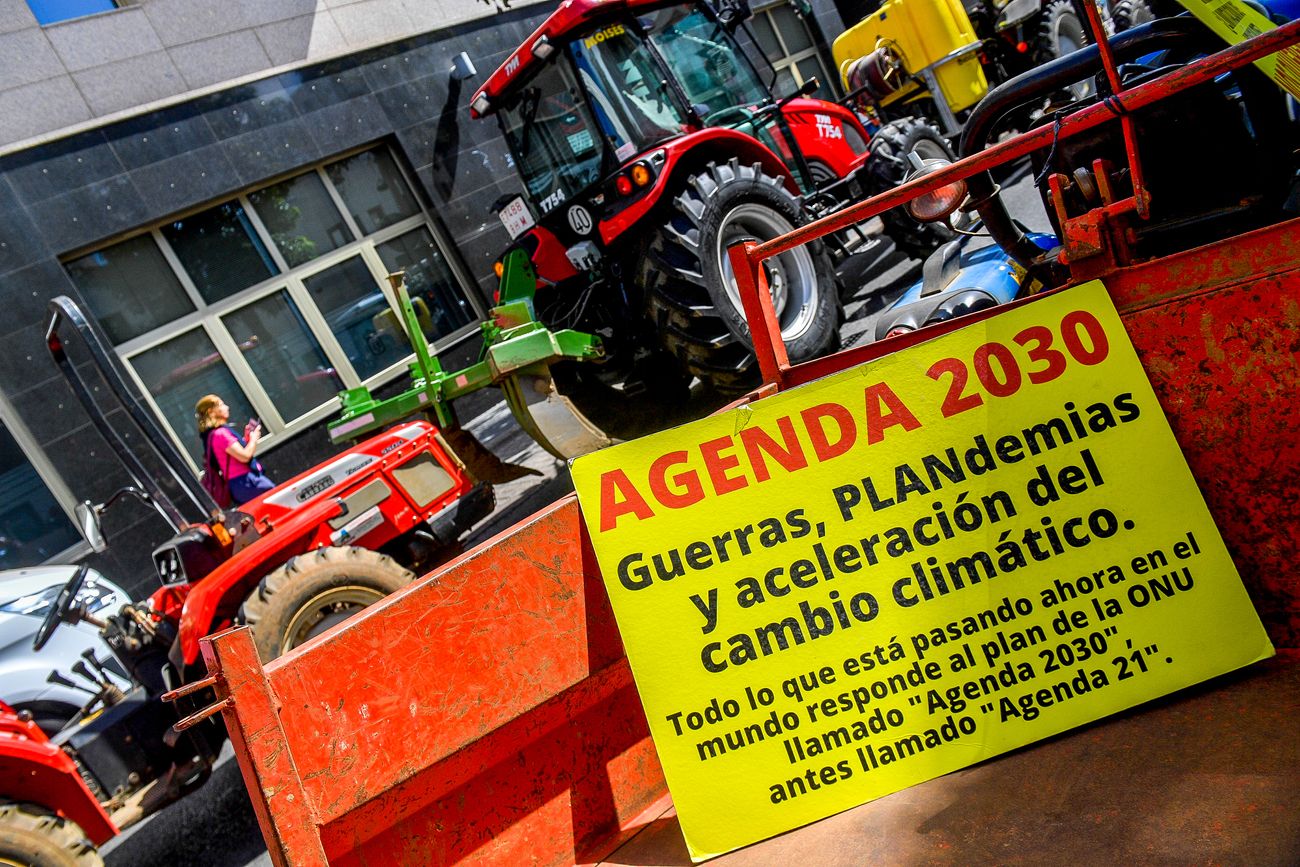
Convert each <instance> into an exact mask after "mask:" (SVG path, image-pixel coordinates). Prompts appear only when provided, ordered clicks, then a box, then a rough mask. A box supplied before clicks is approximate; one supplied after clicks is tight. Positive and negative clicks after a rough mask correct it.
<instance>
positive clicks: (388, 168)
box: [325, 150, 420, 235]
mask: <svg viewBox="0 0 1300 867" xmlns="http://www.w3.org/2000/svg"><path fill="white" fill-rule="evenodd" d="M325 172H326V173H327V174H328V175H329V177H330V180H331V181H333V182H334V186H335V187H337V188H338V191H339V195H340V196H341V197H342V198H343V202H344V203H345V204H346V205H347V206H348V211H349V212H350V213H351V214H352V219H354V220H356V221H357V225H358V226H359V227H360V228H361V231H362V233H363V234H366V235H369V234H372V233H374V232H378V231H379V230H380V229H383V228H386V227H388V226H391V225H393V224H394V223H396V222H397V221H399V220H403V219H405V218H407V217H413V216H415V215H416V214H418V213H419V212H420V206H419V204H417V203H416V201H415V196H413V195H411V191H410V190H409V189H407V186H406V180H405V179H404V178H403V177H402V173H401V172H400V171H398V170H397V163H395V162H393V158H392V157H391V156H389V154H388V152H387V151H383V150H373V151H366V152H365V153H359V154H357V155H356V156H353V157H348V158H347V159H345V160H340V161H339V162H337V163H333V164H331V165H329V166H326V167H325Z"/></svg>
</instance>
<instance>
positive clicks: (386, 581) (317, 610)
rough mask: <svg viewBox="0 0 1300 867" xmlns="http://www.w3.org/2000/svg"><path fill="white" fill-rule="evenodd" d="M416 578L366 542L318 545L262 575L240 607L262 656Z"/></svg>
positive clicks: (289, 647) (280, 650) (279, 650)
mask: <svg viewBox="0 0 1300 867" xmlns="http://www.w3.org/2000/svg"><path fill="white" fill-rule="evenodd" d="M413 580H415V575H413V574H412V573H411V572H409V571H408V570H406V569H404V568H402V567H401V566H400V565H398V563H397V561H396V560H394V559H393V558H391V557H388V556H386V555H384V554H380V553H379V552H377V551H371V550H369V549H367V548H357V547H347V548H317V549H316V550H315V551H311V552H309V553H306V554H301V555H299V556H297V557H294V558H293V559H292V560H290V561H289V562H288V563H285V564H284V565H283V566H281V567H280V568H279V569H276V570H275V571H274V572H272V573H271V574H269V575H267V576H266V577H265V578H263V579H262V581H261V583H260V584H259V585H258V587H257V589H256V590H254V591H253V592H252V593H251V594H249V596H248V598H247V599H245V600H244V605H243V607H242V608H240V610H239V613H240V619H241V620H242V621H243V622H244V623H246V624H248V625H249V626H251V627H252V628H253V643H254V644H255V645H256V646H257V654H258V656H259V657H261V659H262V661H263V662H267V661H269V660H272V659H275V658H276V657H277V656H279V655H280V654H282V653H284V652H285V651H287V650H292V649H293V648H295V647H297V646H298V645H299V644H302V643H303V642H304V641H306V640H307V639H309V638H312V637H314V636H316V635H319V634H320V633H322V632H324V631H325V630H326V629H328V628H329V627H331V626H333V625H334V624H335V623H339V622H341V621H343V620H346V619H347V618H348V617H351V616H352V615H353V614H356V613H357V612H358V611H360V610H361V609H362V608H365V607H366V606H367V605H370V604H371V603H374V602H378V601H379V600H380V599H382V598H384V597H385V596H387V595H388V594H389V593H392V592H393V591H395V590H398V589H400V588H402V587H405V586H406V585H407V584H410V583H411V582H412V581H413Z"/></svg>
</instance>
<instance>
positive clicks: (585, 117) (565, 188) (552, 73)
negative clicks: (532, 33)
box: [501, 63, 604, 213]
mask: <svg viewBox="0 0 1300 867" xmlns="http://www.w3.org/2000/svg"><path fill="white" fill-rule="evenodd" d="M501 129H502V131H503V132H504V133H505V136H506V141H507V142H508V143H509V145H510V151H511V153H513V154H514V158H515V164H516V165H517V166H518V168H519V173H520V175H522V176H523V179H524V184H525V185H526V186H527V187H528V194H529V195H530V196H531V197H532V199H533V201H534V202H536V203H537V205H538V207H539V208H540V209H541V211H542V213H547V212H549V211H551V210H552V209H554V208H555V206H556V205H558V204H560V203H561V202H563V201H565V200H566V199H568V198H569V197H570V196H573V195H574V194H576V193H577V192H578V191H579V190H581V189H583V188H584V187H587V186H590V185H591V184H594V183H595V182H596V181H598V180H599V179H600V173H601V167H602V164H603V162H604V152H603V151H602V149H601V138H600V133H599V128H598V127H597V126H596V123H595V121H594V120H593V118H592V116H591V111H590V109H589V108H588V107H587V103H586V102H585V100H584V99H583V98H582V92H581V90H580V89H579V87H578V81H577V79H576V78H575V76H574V74H573V70H572V69H570V68H569V65H568V64H566V63H549V64H547V65H546V66H545V67H544V68H543V69H542V70H541V71H540V72H539V73H538V74H537V75H536V76H535V77H534V78H533V80H532V81H530V82H529V83H528V86H527V87H525V88H523V89H522V90H521V91H520V92H519V95H518V97H517V98H516V99H514V100H512V102H511V104H510V105H509V106H507V107H506V108H505V109H504V110H502V112H501Z"/></svg>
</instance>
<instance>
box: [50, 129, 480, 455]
mask: <svg viewBox="0 0 1300 867" xmlns="http://www.w3.org/2000/svg"><path fill="white" fill-rule="evenodd" d="M380 149H383V150H386V151H387V152H388V154H389V156H390V158H391V159H392V163H393V165H395V166H396V167H397V170H398V172H399V173H400V174H401V177H402V180H403V182H404V183H405V184H406V186H407V189H408V191H409V192H410V193H411V196H412V198H413V199H414V200H415V202H416V205H417V207H418V209H419V211H418V213H416V214H414V215H412V216H410V217H406V218H403V219H402V220H400V221H398V222H396V223H394V224H392V225H391V226H387V227H385V228H383V229H381V230H379V231H378V232H375V233H373V234H370V235H365V234H363V233H362V231H361V228H360V226H358V225H357V223H356V221H355V220H354V219H353V217H352V213H351V211H350V209H349V208H348V207H347V205H346V203H345V202H344V201H343V199H342V196H341V195H340V194H339V191H338V190H337V189H336V188H335V187H334V184H333V183H332V182H331V181H330V179H329V176H328V175H327V174H326V172H325V167H326V166H327V165H332V164H333V163H337V162H341V161H343V160H346V159H349V158H351V157H353V156H356V155H357V154H359V153H364V152H366V151H370V150H380ZM308 172H315V173H316V175H317V176H318V177H319V178H320V180H321V182H322V183H323V184H324V185H325V189H326V191H327V192H328V193H329V196H330V199H331V200H332V201H333V203H334V205H335V206H336V207H337V208H338V211H339V213H340V214H341V215H342V217H343V219H344V221H345V222H346V225H347V227H348V229H349V231H350V232H351V233H352V237H353V240H352V241H349V242H348V243H346V244H344V245H342V246H341V247H339V248H338V249H336V250H331V251H329V252H328V253H324V254H322V255H320V256H317V257H316V258H314V259H312V260H311V261H310V262H306V263H304V264H302V265H299V266H297V267H296V268H290V267H289V265H288V263H287V262H286V261H285V259H284V256H283V254H282V253H281V252H280V249H279V247H278V246H276V244H275V242H274V240H273V239H272V238H271V234H270V232H268V231H267V229H266V226H265V225H264V224H263V222H262V220H261V217H260V216H259V215H258V213H257V210H256V208H255V207H254V206H253V203H252V202H251V201H250V199H249V193H252V192H256V191H257V190H262V189H266V188H267V187H271V186H274V185H275V184H277V183H281V182H283V181H286V180H290V179H292V178H296V177H300V176H302V175H304V174H307V173H308ZM225 202H236V203H238V204H239V206H240V207H242V208H243V210H244V213H245V215H246V216H247V217H248V219H249V223H250V225H251V226H252V227H253V231H254V233H255V234H256V236H257V239H258V240H259V241H260V242H261V243H262V245H263V246H264V247H265V248H266V250H267V251H268V252H269V254H270V256H271V257H272V259H273V261H274V262H275V264H276V267H277V268H279V269H280V273H279V274H276V275H274V276H272V277H270V278H268V279H266V280H263V281H261V282H259V283H256V284H254V285H252V286H249V287H247V288H245V289H241V290H240V291H239V292H236V293H234V294H233V295H231V296H229V297H227V298H222V299H220V300H219V301H217V302H214V303H208V302H207V301H206V300H205V299H204V298H203V296H202V295H201V294H200V293H199V290H198V288H197V286H195V284H194V281H193V280H192V279H191V278H190V276H189V274H187V273H186V271H185V268H184V266H183V265H182V264H181V261H180V258H179V257H178V256H177V255H176V252H175V251H174V250H173V249H172V247H171V245H170V243H168V241H167V239H166V237H164V236H163V233H162V230H161V227H162V226H164V225H166V224H167V223H170V222H174V221H175V220H179V219H184V218H185V217H187V216H190V215H193V214H197V213H202V212H203V211H206V210H210V209H211V208H213V207H216V206H217V205H219V204H222V203H225ZM418 229H424V230H426V231H427V232H428V233H429V235H430V236H431V237H432V238H433V244H434V247H435V249H437V250H438V252H439V253H441V255H442V259H443V262H444V263H445V264H446V266H447V268H448V270H449V271H450V272H451V275H452V277H453V278H454V279H455V280H456V281H457V282H458V283H459V286H460V289H461V292H462V293H463V295H464V297H465V300H466V301H467V302H468V304H469V306H470V308H471V313H472V317H473V320H472V321H471V322H470V323H469V324H467V325H464V326H462V327H461V328H458V329H457V330H456V331H454V332H452V333H451V334H448V335H445V336H443V337H441V338H439V339H438V340H437V341H435V342H434V343H433V344H432V347H433V352H434V354H437V353H438V352H440V351H442V350H445V349H447V348H449V347H452V346H454V345H456V344H457V343H460V342H461V341H462V340H464V339H465V338H466V337H468V336H470V335H471V334H474V333H477V332H478V330H479V322H480V321H482V320H483V319H484V318H485V316H486V315H487V312H486V310H485V309H484V307H483V304H482V301H481V299H480V298H479V294H478V291H477V284H476V283H475V282H474V281H472V280H470V279H468V275H467V274H466V273H465V271H464V268H463V267H462V265H461V263H460V261H459V259H458V258H457V257H456V256H454V255H451V253H450V251H451V250H454V249H455V248H454V245H452V244H451V243H450V242H449V240H448V238H447V237H446V235H445V233H444V232H443V231H442V228H441V227H440V226H439V225H438V224H437V223H436V222H435V221H434V220H433V219H432V217H431V216H430V215H429V212H428V209H427V208H426V207H425V205H424V202H423V201H422V200H421V197H420V195H419V193H418V187H417V186H416V185H415V184H414V183H413V181H412V178H411V177H410V174H409V173H408V172H407V170H406V167H405V166H404V165H403V163H402V160H401V159H399V158H398V157H397V154H395V153H394V151H393V149H392V148H391V147H389V146H388V145H386V144H383V143H379V144H372V145H370V146H368V147H361V148H356V149H353V150H351V151H348V152H346V153H343V154H338V155H335V156H334V157H331V158H330V159H329V160H327V161H325V162H322V163H320V164H318V165H316V166H313V167H312V168H311V169H308V171H303V170H302V169H298V170H296V171H294V172H292V173H290V174H286V175H284V176H282V177H280V178H279V179H276V180H272V181H270V182H264V183H262V184H259V185H258V186H257V187H254V188H252V189H249V190H246V191H244V192H242V193H239V194H237V195H233V196H229V197H225V198H222V199H220V200H218V201H217V202H214V203H209V204H207V205H205V206H203V207H201V208H194V209H191V210H188V211H186V212H184V213H182V214H178V215H175V216H173V217H172V218H170V219H168V220H164V221H162V222H161V223H159V224H158V225H156V226H153V227H151V228H149V229H147V230H146V231H145V232H135V233H131V234H128V235H122V236H119V237H117V238H114V239H112V240H111V241H110V242H109V243H107V244H102V245H97V247H96V248H95V249H105V248H106V247H111V246H113V245H114V244H119V243H121V242H122V241H125V240H128V239H129V238H131V237H134V236H138V235H140V234H148V235H149V236H150V237H152V238H153V240H154V243H155V244H156V245H157V246H158V248H159V250H161V251H162V255H163V257H164V259H166V261H167V263H168V265H169V266H170V267H171V269H172V271H173V272H174V274H175V276H176V278H177V279H178V280H179V282H180V284H181V286H182V288H183V290H184V291H185V293H186V297H187V298H188V299H189V301H190V303H191V304H192V305H193V306H194V310H192V311H191V312H189V313H187V314H185V315H183V316H180V317H177V318H176V319H173V320H171V321H169V322H167V323H166V324H164V325H161V326H159V327H157V328H154V329H152V330H150V331H147V332H145V333H144V334H141V335H139V336H138V337H134V338H132V339H131V340H128V341H125V342H123V343H121V344H118V345H117V346H116V347H115V350H116V352H117V355H118V357H119V359H120V360H121V361H122V363H123V366H124V367H125V368H126V370H127V372H128V374H129V375H130V376H131V378H132V380H133V381H134V382H135V385H136V386H137V388H139V390H140V393H141V394H142V395H144V400H145V403H146V404H148V406H149V408H150V409H151V410H152V411H153V413H154V415H155V416H156V417H157V418H158V419H159V420H160V422H161V423H162V426H163V430H164V431H166V432H167V434H168V435H169V436H170V437H171V438H172V441H173V442H175V443H176V445H177V447H178V448H179V449H180V453H181V455H182V456H183V457H184V458H185V459H186V461H187V462H189V464H190V466H191V468H192V469H193V470H194V471H195V472H196V473H197V472H198V471H199V467H198V463H197V462H196V461H195V460H194V459H193V458H192V457H191V455H190V453H189V450H188V449H187V448H186V442H187V441H188V440H191V439H193V434H192V432H191V431H188V430H186V431H177V430H175V429H173V428H172V425H171V422H170V421H169V420H168V419H167V416H166V414H165V413H163V411H162V408H161V407H160V406H159V405H158V403H157V402H156V401H155V399H154V396H153V395H152V394H151V393H150V391H149V389H148V388H147V387H146V386H145V383H144V380H143V379H142V378H141V376H140V375H139V373H138V372H137V371H136V369H135V364H134V363H133V359H135V358H136V357H138V356H139V355H140V354H141V353H144V352H146V351H148V350H150V349H153V348H155V347H157V346H160V345H162V344H164V343H167V342H169V341H171V340H174V339H176V338H178V337H181V336H182V335H184V334H186V333H188V332H190V331H193V330H194V329H196V328H200V329H202V330H203V332H204V334H205V336H206V337H207V338H208V340H209V341H211V342H212V344H213V346H214V347H215V348H216V350H217V352H218V354H219V355H220V356H221V360H222V362H223V363H224V364H225V366H226V368H227V369H228V370H229V371H230V373H231V375H232V376H233V377H234V379H235V382H236V383H237V384H238V385H239V387H240V388H241V389H242V390H243V392H244V394H245V396H247V398H248V400H249V402H250V403H251V404H252V406H253V409H254V411H255V412H256V413H257V414H258V416H257V417H258V418H259V419H261V421H262V425H263V428H264V430H265V431H266V434H265V435H264V436H263V438H262V445H261V448H262V449H263V450H269V449H272V448H274V447H275V446H276V444H277V443H279V442H283V441H284V440H286V439H287V438H289V437H291V436H293V435H294V434H297V433H299V432H301V431H303V430H305V429H306V428H309V427H311V426H312V425H315V424H317V423H319V422H321V421H323V420H325V419H327V418H329V417H331V416H333V415H335V414H336V413H337V412H338V404H337V401H333V400H331V401H328V402H326V403H324V404H321V405H320V406H317V407H315V408H313V409H311V410H308V411H307V412H305V413H303V414H301V415H299V416H297V417H294V418H288V419H286V418H284V417H283V416H282V415H281V413H280V411H279V409H278V408H277V406H276V404H275V401H274V400H273V399H272V397H271V395H270V394H269V393H268V392H267V391H266V389H265V388H263V387H262V384H261V382H260V381H259V379H258V377H257V375H256V374H255V373H254V372H253V369H252V367H251V366H250V365H249V364H248V361H247V360H246V359H245V358H244V354H243V352H241V351H240V349H239V347H238V345H237V344H236V343H235V340H234V338H233V337H231V335H230V332H229V331H228V330H227V329H226V326H225V324H224V323H223V322H222V318H223V317H224V316H226V315H228V314H230V313H233V312H234V311H236V310H239V309H242V308H244V307H246V306H248V305H250V304H253V303H255V302H257V301H259V300H261V299H263V298H266V297H268V296H270V295H273V294H275V293H277V292H281V291H283V292H284V293H285V294H286V295H287V296H288V298H289V299H290V300H292V302H293V304H294V306H295V307H296V308H297V310H298V312H299V314H301V316H302V318H303V320H304V321H305V322H306V323H307V325H308V329H309V334H310V336H311V337H312V338H313V339H314V340H315V341H316V343H317V344H318V345H319V346H320V349H321V351H322V352H323V353H324V354H325V357H326V359H327V360H328V362H329V364H330V366H331V367H332V368H333V369H334V371H335V373H336V374H337V375H338V377H339V379H340V380H341V382H342V383H343V388H357V387H359V386H365V387H367V388H374V387H376V386H378V385H382V384H384V383H387V382H389V381H391V380H393V379H396V378H397V377H398V376H400V375H402V374H404V373H405V372H406V370H407V368H408V366H409V365H410V363H411V362H412V361H413V360H414V358H415V354H414V353H410V354H408V355H406V356H404V357H403V358H401V359H399V360H398V361H396V362H394V363H393V364H391V365H389V366H388V367H386V368H384V369H383V370H380V371H378V372H376V373H374V374H372V375H371V376H369V377H366V378H364V379H363V378H361V377H360V376H359V375H358V374H357V372H356V370H355V369H354V368H353V366H352V363H351V361H349V360H348V357H347V353H346V352H345V351H344V349H343V347H342V345H341V344H340V343H339V342H338V338H337V337H336V336H335V335H334V333H333V331H331V330H330V328H329V325H328V323H326V321H325V317H324V315H323V314H322V313H321V312H320V310H319V309H318V308H317V307H316V304H315V302H314V301H312V300H311V298H310V296H309V294H308V292H307V288H306V285H305V284H304V282H303V281H304V279H306V278H309V277H311V276H313V275H315V274H318V273H320V272H321V271H324V270H327V269H328V268H330V267H333V266H334V265H337V264H339V263H340V262H343V261H345V260H347V259H351V258H354V257H356V256H360V257H361V259H362V261H363V262H364V263H365V265H366V267H367V268H368V269H369V271H370V273H371V275H372V276H373V277H374V279H375V283H376V285H377V287H378V288H379V289H380V291H381V292H383V294H384V297H385V298H389V297H390V292H389V287H388V281H387V279H386V277H387V273H388V272H387V269H386V268H385V267H384V264H383V261H382V260H381V259H380V257H379V252H378V249H377V246H378V245H380V244H383V243H386V242H387V241H391V240H392V239H394V238H396V237H398V236H400V235H404V234H407V233H408V232H412V231H416V230H418ZM358 239H359V240H358ZM88 252H93V251H84V252H82V253H78V254H76V255H74V256H71V257H68V260H71V259H73V258H80V256H83V255H86V254H87V253H88Z"/></svg>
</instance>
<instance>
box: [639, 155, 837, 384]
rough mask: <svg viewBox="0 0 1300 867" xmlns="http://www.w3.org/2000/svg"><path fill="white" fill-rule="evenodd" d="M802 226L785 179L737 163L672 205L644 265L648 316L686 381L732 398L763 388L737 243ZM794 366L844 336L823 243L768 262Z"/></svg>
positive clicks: (698, 178)
mask: <svg viewBox="0 0 1300 867" xmlns="http://www.w3.org/2000/svg"><path fill="white" fill-rule="evenodd" d="M804 221H805V214H804V210H803V207H802V206H801V205H800V203H799V200H798V199H797V198H796V197H795V196H794V195H793V194H792V193H791V192H790V191H789V190H787V189H786V187H785V181H784V180H783V179H782V178H778V177H773V176H771V175H769V174H767V173H765V172H764V171H763V169H762V167H761V166H760V165H758V164H754V165H741V164H740V161H739V160H738V159H734V158H733V159H732V160H731V161H730V162H727V163H709V165H708V166H707V167H706V168H705V169H703V170H701V171H700V172H698V173H697V174H695V175H692V176H691V177H690V178H689V179H688V180H687V183H686V184H685V185H683V187H682V188H681V190H680V192H679V193H678V194H677V195H676V196H673V197H671V204H670V207H669V210H668V213H667V215H666V217H665V218H664V222H663V225H661V226H660V227H659V229H658V230H657V231H656V233H655V235H654V236H653V237H652V238H651V239H650V241H649V245H648V248H647V250H646V253H647V255H644V256H642V257H641V261H640V262H639V263H637V265H638V282H639V284H640V285H641V286H642V287H644V289H645V303H646V306H647V312H648V315H649V316H650V318H651V321H652V322H653V323H654V324H655V326H656V328H657V330H658V335H659V339H660V341H661V342H662V344H663V346H664V348H665V349H667V351H668V352H669V353H670V354H671V355H672V356H673V357H674V358H676V359H677V361H678V362H679V363H680V364H681V366H682V367H683V368H684V369H685V370H686V371H687V372H688V373H690V374H692V375H694V376H698V377H699V378H700V379H701V380H703V381H705V382H707V383H709V384H710V385H712V386H713V388H715V389H716V390H717V391H719V392H721V393H724V394H735V393H739V392H744V391H747V390H748V389H750V388H752V387H753V386H754V385H756V384H757V383H758V370H757V364H756V362H755V358H754V350H753V343H752V341H751V340H750V337H749V325H748V322H747V321H746V319H745V311H744V307H743V305H742V304H741V301H740V295H739V292H738V291H737V289H736V281H735V278H734V277H733V275H732V272H731V263H730V261H729V260H728V258H727V248H728V247H729V246H730V245H731V244H734V243H735V242H737V241H739V240H756V241H768V240H771V239H772V238H775V237H777V236H778V235H783V234H785V233H787V232H789V231H791V230H792V229H794V228H795V227H796V226H799V225H801V224H802V223H803V222H804ZM764 267H765V268H766V269H767V275H768V280H769V286H770V288H771V289H772V296H773V306H774V307H775V310H776V318H777V321H778V322H779V323H780V326H781V336H782V337H783V338H784V340H785V346H786V351H787V352H788V353H789V356H790V360H791V361H805V360H807V359H810V358H814V357H816V356H817V355H820V354H824V353H825V352H826V351H827V350H828V349H830V348H831V347H832V346H833V345H834V342H835V339H836V337H837V335H838V331H837V329H838V323H839V319H840V300H839V294H838V293H837V292H836V289H835V273H834V268H833V267H832V266H831V263H830V259H829V258H828V257H827V255H826V252H825V248H824V247H823V246H822V245H821V243H819V242H813V243H811V244H807V245H805V246H802V247H798V248H796V249H794V250H791V251H790V252H788V253H783V254H781V255H779V256H775V257H773V258H771V259H769V260H767V261H766V262H765V263H764Z"/></svg>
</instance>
